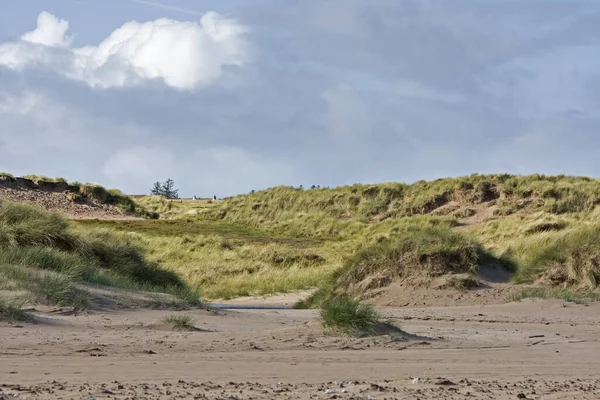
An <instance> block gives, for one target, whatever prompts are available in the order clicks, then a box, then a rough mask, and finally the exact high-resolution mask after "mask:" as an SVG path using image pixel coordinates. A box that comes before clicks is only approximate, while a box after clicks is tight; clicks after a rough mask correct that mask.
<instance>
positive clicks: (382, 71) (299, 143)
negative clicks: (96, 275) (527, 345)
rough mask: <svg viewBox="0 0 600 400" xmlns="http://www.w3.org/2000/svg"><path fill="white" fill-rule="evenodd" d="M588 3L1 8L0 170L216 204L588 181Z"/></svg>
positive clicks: (116, 1) (594, 104)
mask: <svg viewBox="0 0 600 400" xmlns="http://www.w3.org/2000/svg"><path fill="white" fill-rule="evenodd" d="M599 50H600V2H598V1H595V0H568V1H567V0H561V1H558V0H554V1H553V0H544V1H542V0H530V1H513V0H502V1H500V0H468V1H467V0H456V1H445V0H418V1H412V0H218V1H217V0H202V1H200V0H170V1H168V0H162V1H160V0H156V1H154V0H148V1H146V0H103V1H102V2H100V1H91V0H53V1H47V0H23V1H5V2H1V3H0V171H8V172H12V173H15V174H28V173H37V174H45V175H54V176H64V177H66V178H68V179H70V180H80V181H94V182H98V183H101V184H104V185H106V186H110V187H118V188H121V189H123V190H124V191H126V192H129V193H145V192H147V190H148V188H149V187H150V186H151V184H152V182H154V181H156V180H165V179H167V178H169V177H171V178H173V179H174V180H175V181H176V183H177V185H178V186H179V188H180V189H181V194H183V195H185V196H191V195H192V194H195V195H201V196H211V195H212V194H216V195H218V196H227V195H232V194H236V193H244V192H248V191H249V190H252V189H255V190H258V189H261V188H266V187H269V186H275V185H280V184H284V185H295V186H297V185H300V184H303V185H304V186H310V185H312V184H319V185H321V186H335V185H341V184H352V183H356V182H380V181H404V182H411V181H415V180H418V179H434V178H438V177H446V176H456V175H463V174H470V173H474V172H478V173H489V172H509V173H517V174H527V173H535V172H541V173H549V174H558V173H565V174H573V175H591V176H597V175H598V174H599V173H600V162H599V161H597V160H598V157H596V151H597V149H598V146H599V145H600V136H599V135H598V132H597V131H598V128H599V126H600V125H599V123H598V122H599V121H600V120H599V117H600V111H598V110H600V108H599V103H600V90H599V89H600V79H599V78H600V77H599V71H600V52H599Z"/></svg>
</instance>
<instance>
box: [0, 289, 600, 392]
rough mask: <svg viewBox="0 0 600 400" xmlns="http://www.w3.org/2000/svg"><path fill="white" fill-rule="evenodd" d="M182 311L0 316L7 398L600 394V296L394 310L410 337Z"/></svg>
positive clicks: (311, 319) (264, 313)
mask: <svg viewBox="0 0 600 400" xmlns="http://www.w3.org/2000/svg"><path fill="white" fill-rule="evenodd" d="M173 313H174V312H170V311H158V310H139V309H138V310H116V311H97V312H84V313H81V314H78V315H69V313H60V312H50V311H45V312H44V311H41V312H37V313H36V314H37V316H38V317H37V320H38V323H37V324H18V325H14V324H13V325H11V324H7V323H0V399H38V398H40V399H59V398H63V399H90V398H94V399H109V398H110V399H194V398H195V399H421V400H423V399H519V398H521V399H544V400H550V399H552V400H556V399H565V400H566V399H569V400H572V399H600V377H599V374H600V356H599V355H600V325H599V324H598V316H599V315H600V304H590V305H577V304H573V303H564V302H562V301H523V302H520V303H510V304H502V305H486V306H476V307H473V306H461V307H446V308H444V307H437V308H434V307H430V308H404V309H384V313H385V314H388V315H389V316H392V317H394V318H395V319H396V320H397V321H398V322H399V323H400V325H401V326H402V328H403V329H404V330H406V331H407V332H409V333H410V334H411V335H414V336H411V338H410V340H402V339H401V338H399V337H390V336H382V337H375V338H362V339H355V338H339V337H333V336H327V335H324V334H323V332H322V330H321V327H320V325H319V323H318V319H317V313H316V312H315V311H308V310H235V311H218V312H208V311H203V310H195V311H189V312H177V313H178V314H182V313H185V314H191V315H193V316H194V317H195V318H196V326H197V328H199V330H196V331H193V332H178V331H172V330H171V327H170V326H168V325H165V324H164V323H162V322H161V319H162V318H163V317H164V316H165V315H169V314H173ZM415 378H420V379H419V380H418V381H417V382H416V383H413V380H414V379H415ZM437 378H443V379H441V380H438V379H437Z"/></svg>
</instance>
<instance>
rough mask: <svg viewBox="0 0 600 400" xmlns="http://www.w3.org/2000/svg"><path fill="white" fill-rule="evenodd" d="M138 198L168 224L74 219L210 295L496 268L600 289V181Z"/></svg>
mask: <svg viewBox="0 0 600 400" xmlns="http://www.w3.org/2000/svg"><path fill="white" fill-rule="evenodd" d="M136 201H138V202H139V203H140V204H142V205H143V206H144V207H145V208H147V209H148V210H150V211H153V212H157V213H159V214H160V215H161V219H159V220H157V221H105V222H103V221H82V222H78V223H77V224H78V225H80V226H98V227H105V228H110V229H116V230H120V231H123V232H127V233H128V234H129V235H130V237H132V238H134V239H133V240H135V241H136V243H138V244H139V245H140V246H141V247H144V248H146V249H148V257H149V258H150V259H151V260H152V261H154V262H158V263H161V265H164V266H165V268H167V269H169V270H170V271H173V272H176V273H177V274H179V275H180V276H181V277H182V279H183V280H184V281H186V282H187V283H188V284H190V285H191V286H192V287H198V288H201V289H202V290H203V293H205V295H206V296H207V297H208V298H231V297H235V296H241V295H250V294H258V295H266V294H272V293H276V292H286V291H293V290H299V289H306V288H319V290H318V292H317V293H316V294H315V295H314V296H313V298H312V299H310V300H309V301H307V302H305V303H304V304H303V305H304V306H317V305H319V304H322V302H323V301H326V300H327V299H331V298H335V297H340V296H351V297H354V298H360V297H361V293H364V292H365V291H368V290H370V289H373V288H377V287H383V286H385V285H388V284H390V282H393V281H397V280H403V279H409V278H411V277H414V276H421V277H428V276H429V277H435V276H439V275H443V274H449V275H451V276H454V275H455V274H456V276H459V274H462V275H461V276H465V275H466V276H467V278H460V279H455V280H452V279H451V280H450V281H449V282H451V286H453V287H455V288H456V289H458V290H468V289H469V288H471V287H476V286H477V285H478V277H477V275H478V272H479V267H480V266H481V265H485V264H490V263H492V264H497V265H502V266H503V267H504V268H505V269H506V270H507V271H509V272H510V273H511V277H512V278H511V279H512V281H513V283H515V284H529V285H542V286H543V287H550V288H568V290H570V291H576V292H577V291H579V292H582V291H588V292H590V291H591V292H594V291H595V290H596V289H597V287H598V283H599V282H600V280H599V272H600V268H599V266H598V265H599V264H598V262H597V258H598V254H597V252H596V250H595V247H594V246H595V243H596V240H597V237H598V236H597V232H598V229H599V228H598V226H600V219H599V217H600V213H599V212H598V211H597V207H596V206H597V205H598V203H599V202H600V181H598V180H595V179H591V178H586V177H569V176H544V175H531V176H512V175H472V176H466V177H459V178H449V179H439V180H436V181H432V182H425V181H421V182H416V183H414V184H402V183H384V184H377V185H353V186H345V187H338V188H333V189H329V188H318V187H313V188H310V189H304V188H293V187H283V186H281V187H274V188H270V189H267V190H263V191H257V192H253V193H251V194H247V195H240V196H237V197H234V198H229V199H225V200H219V201H206V200H196V201H192V200H167V199H164V198H159V197H155V196H149V197H145V198H140V199H136ZM538 293H548V294H552V293H555V294H556V293H566V292H565V291H564V290H563V291H561V290H555V291H546V292H542V291H538ZM569 293H570V292H569ZM588 297H589V296H588Z"/></svg>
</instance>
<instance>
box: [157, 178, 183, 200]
mask: <svg viewBox="0 0 600 400" xmlns="http://www.w3.org/2000/svg"><path fill="white" fill-rule="evenodd" d="M150 193H151V194H152V195H155V196H162V197H165V198H167V199H178V198H179V190H178V189H175V181H173V179H171V178H169V179H167V180H166V181H165V182H163V183H160V182H155V183H154V186H153V187H152V189H150Z"/></svg>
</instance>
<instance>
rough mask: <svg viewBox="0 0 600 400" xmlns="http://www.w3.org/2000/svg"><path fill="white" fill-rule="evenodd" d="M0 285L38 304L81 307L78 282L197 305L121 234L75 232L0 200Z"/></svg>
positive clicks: (192, 293) (191, 293)
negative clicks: (161, 295)
mask: <svg viewBox="0 0 600 400" xmlns="http://www.w3.org/2000/svg"><path fill="white" fill-rule="evenodd" d="M0 266H2V268H1V269H0V283H2V285H4V286H6V287H13V288H15V289H17V290H26V291H28V292H30V293H31V294H32V295H33V296H34V298H35V299H36V300H37V301H42V302H45V303H51V304H58V305H72V306H75V307H85V306H88V305H89V299H88V298H87V296H86V294H85V293H84V292H83V291H82V290H81V289H79V288H78V287H77V284H78V283H80V282H87V283H96V284H103V285H108V286H114V287H119V288H123V289H130V290H145V291H155V292H159V291H160V292H167V293H171V294H173V295H176V296H180V297H181V298H185V299H187V300H189V301H190V302H191V303H199V302H200V300H199V298H198V291H197V290H194V289H192V288H190V287H189V286H188V285H187V284H186V283H184V282H183V281H182V279H181V278H180V277H179V276H178V275H177V274H176V273H174V272H172V271H168V270H167V269H165V268H163V267H161V266H159V264H157V263H156V262H152V261H150V260H148V259H147V258H146V254H145V250H144V249H143V248H142V247H141V246H140V245H138V244H137V243H135V240H134V239H132V238H131V237H130V235H127V234H126V233H119V232H115V231H112V230H108V229H77V228H73V227H72V226H71V224H70V223H69V222H68V221H66V220H65V219H63V218H62V217H61V216H60V215H58V214H54V213H50V212H47V211H44V210H41V209H38V208H35V207H31V206H26V205H21V204H15V203H11V202H7V201H4V200H0Z"/></svg>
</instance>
